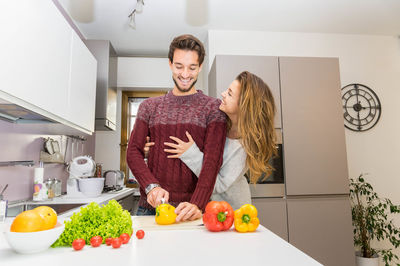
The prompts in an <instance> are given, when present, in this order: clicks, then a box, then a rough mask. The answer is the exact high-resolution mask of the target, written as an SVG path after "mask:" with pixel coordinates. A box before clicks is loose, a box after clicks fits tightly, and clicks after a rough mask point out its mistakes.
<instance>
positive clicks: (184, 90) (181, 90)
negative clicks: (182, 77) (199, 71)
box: [172, 77, 197, 92]
mask: <svg viewBox="0 0 400 266" xmlns="http://www.w3.org/2000/svg"><path fill="white" fill-rule="evenodd" d="M172 80H173V81H174V83H175V86H176V87H177V88H178V90H179V91H180V92H188V91H190V90H191V89H192V88H193V86H194V84H196V82H197V79H196V80H195V81H193V83H192V85H190V87H189V88H187V89H182V88H181V87H179V85H178V82H177V81H176V80H175V79H174V77H172Z"/></svg>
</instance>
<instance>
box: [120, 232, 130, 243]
mask: <svg viewBox="0 0 400 266" xmlns="http://www.w3.org/2000/svg"><path fill="white" fill-rule="evenodd" d="M119 238H120V239H121V242H122V244H127V243H128V242H129V239H130V238H131V237H130V236H129V235H128V234H127V233H123V234H121V235H120V236H119Z"/></svg>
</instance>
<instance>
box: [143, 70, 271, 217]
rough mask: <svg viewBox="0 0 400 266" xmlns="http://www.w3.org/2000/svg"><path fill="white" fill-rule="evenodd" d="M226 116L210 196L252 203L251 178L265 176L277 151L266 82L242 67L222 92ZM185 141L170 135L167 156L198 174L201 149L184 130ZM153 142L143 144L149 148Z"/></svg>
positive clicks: (237, 203)
mask: <svg viewBox="0 0 400 266" xmlns="http://www.w3.org/2000/svg"><path fill="white" fill-rule="evenodd" d="M219 109H220V110H221V111H223V112H224V113H225V114H226V115H227V117H228V120H227V123H228V133H227V138H226V142H225V149H224V155H223V163H222V166H221V168H220V171H219V173H218V176H217V179H216V183H215V187H214V191H213V194H212V197H211V199H212V200H217V201H221V200H224V201H227V202H228V203H230V204H231V205H232V207H233V208H234V209H238V208H240V206H242V205H243V204H246V203H251V195H250V188H249V184H248V182H247V179H246V176H245V173H246V172H248V174H249V176H250V182H251V183H256V182H257V179H258V178H259V177H260V176H261V174H262V173H264V172H265V173H266V176H269V174H270V173H271V171H272V167H271V165H269V164H266V163H267V162H268V161H269V159H271V158H272V157H273V156H274V155H276V154H277V149H276V144H275V140H276V135H275V129H274V115H275V103H274V99H273V96H272V93H271V91H270V89H269V87H268V85H267V84H265V82H264V81H263V80H262V79H260V78H259V77H257V76H256V75H254V74H252V73H249V72H247V71H244V72H242V73H240V75H239V76H237V78H236V79H235V80H234V81H233V82H232V84H231V85H230V87H229V88H228V89H227V90H226V91H224V92H223V93H222V103H221V105H220V107H219ZM186 135H187V137H188V140H189V141H188V142H184V141H182V140H180V139H178V138H176V137H170V138H171V139H172V140H174V141H175V142H176V143H169V142H166V143H165V145H166V146H168V148H167V149H165V150H164V151H165V152H168V153H171V154H172V155H169V156H168V158H179V159H180V160H182V162H184V163H185V164H186V165H187V166H188V167H189V168H190V169H191V170H192V171H193V173H195V174H196V176H199V174H200V171H201V166H202V162H203V153H202V152H201V151H200V150H199V148H198V147H197V145H196V143H195V141H194V140H193V138H192V137H191V135H190V134H189V133H188V132H186ZM152 145H154V142H149V143H147V144H146V147H145V152H148V149H149V147H150V146H152Z"/></svg>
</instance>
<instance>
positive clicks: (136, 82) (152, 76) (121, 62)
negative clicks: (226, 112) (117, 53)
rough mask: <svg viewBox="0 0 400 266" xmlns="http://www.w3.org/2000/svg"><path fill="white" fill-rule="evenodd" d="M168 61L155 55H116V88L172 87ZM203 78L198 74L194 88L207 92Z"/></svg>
mask: <svg viewBox="0 0 400 266" xmlns="http://www.w3.org/2000/svg"><path fill="white" fill-rule="evenodd" d="M168 61H169V60H168V58H156V57H118V81H117V84H118V88H124V89H127V90H140V89H146V90H147V88H151V89H159V88H162V89H171V88H173V87H174V82H173V80H172V74H171V69H170V68H169V64H168ZM205 66H206V65H205ZM205 69H206V68H205ZM203 78H204V77H203V75H202V74H200V75H199V77H198V80H197V83H196V89H198V90H202V91H203V92H204V93H205V94H207V92H208V91H207V88H204V85H203V84H204V82H203Z"/></svg>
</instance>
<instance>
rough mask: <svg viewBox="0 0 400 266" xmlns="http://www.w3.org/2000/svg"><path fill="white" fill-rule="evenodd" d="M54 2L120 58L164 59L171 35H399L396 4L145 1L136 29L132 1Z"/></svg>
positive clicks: (362, 0) (360, 0) (381, 0)
mask: <svg viewBox="0 0 400 266" xmlns="http://www.w3.org/2000/svg"><path fill="white" fill-rule="evenodd" d="M59 2H60V3H61V4H62V5H63V7H64V8H65V9H66V10H67V12H68V13H69V14H70V16H71V17H72V19H73V20H74V21H75V23H76V25H77V26H78V28H79V29H80V30H81V32H82V34H83V35H84V36H85V37H86V38H88V39H103V40H110V41H111V43H112V44H113V46H114V48H115V49H116V51H117V53H118V55H120V56H166V55H167V51H168V47H169V43H170V42H171V40H172V39H173V37H175V36H177V35H180V34H183V33H191V34H194V35H195V36H197V37H198V38H199V39H200V40H202V41H205V39H206V36H207V31H208V30H245V31H275V32H319V33H344V34H372V35H393V36H399V35H400V1H399V0H144V3H145V5H144V8H143V12H142V13H139V14H137V15H136V30H133V29H132V28H130V27H129V25H128V22H129V20H128V15H129V14H130V13H131V12H132V10H133V9H134V8H135V6H136V0H59ZM78 20H79V21H78ZM82 21H84V22H82ZM199 24H202V25H199Z"/></svg>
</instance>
